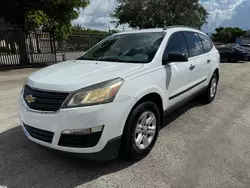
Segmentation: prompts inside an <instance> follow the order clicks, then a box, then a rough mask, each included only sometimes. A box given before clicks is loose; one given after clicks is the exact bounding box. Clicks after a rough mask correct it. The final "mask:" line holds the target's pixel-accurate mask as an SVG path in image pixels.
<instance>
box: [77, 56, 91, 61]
mask: <svg viewBox="0 0 250 188" xmlns="http://www.w3.org/2000/svg"><path fill="white" fill-rule="evenodd" d="M76 60H92V61H93V60H96V59H94V58H87V57H79V58H77V59H76Z"/></svg>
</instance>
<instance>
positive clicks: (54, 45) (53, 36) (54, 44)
mask: <svg viewBox="0 0 250 188" xmlns="http://www.w3.org/2000/svg"><path fill="white" fill-rule="evenodd" d="M52 39H53V47H54V53H55V60H56V63H57V56H56V39H55V34H54V32H52Z"/></svg>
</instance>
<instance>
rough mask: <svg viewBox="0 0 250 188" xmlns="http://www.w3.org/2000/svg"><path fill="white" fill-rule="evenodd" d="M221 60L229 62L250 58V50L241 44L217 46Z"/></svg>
mask: <svg viewBox="0 0 250 188" xmlns="http://www.w3.org/2000/svg"><path fill="white" fill-rule="evenodd" d="M217 49H218V51H219V53H220V58H221V60H227V61H229V62H238V61H246V60H249V59H250V51H249V50H247V49H246V48H245V47H243V46H239V45H238V46H232V47H230V46H229V47H225V46H224V47H217Z"/></svg>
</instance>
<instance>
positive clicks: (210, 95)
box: [203, 73, 218, 103]
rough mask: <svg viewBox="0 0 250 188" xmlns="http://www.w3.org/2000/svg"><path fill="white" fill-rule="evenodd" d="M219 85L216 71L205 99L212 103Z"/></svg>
mask: <svg viewBox="0 0 250 188" xmlns="http://www.w3.org/2000/svg"><path fill="white" fill-rule="evenodd" d="M217 86H218V75H217V74H216V73H214V74H213V76H212V78H211V80H210V82H209V85H208V87H207V89H206V92H205V93H204V97H203V99H204V101H205V102H206V103H211V102H212V101H213V100H214V98H215V96H216V93H217Z"/></svg>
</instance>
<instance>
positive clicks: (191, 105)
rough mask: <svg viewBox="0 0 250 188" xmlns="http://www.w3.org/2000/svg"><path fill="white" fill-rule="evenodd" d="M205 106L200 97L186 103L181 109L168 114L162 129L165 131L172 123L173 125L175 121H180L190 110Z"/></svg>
mask: <svg viewBox="0 0 250 188" xmlns="http://www.w3.org/2000/svg"><path fill="white" fill-rule="evenodd" d="M204 105H205V104H204V102H203V101H202V99H201V98H200V97H195V98H194V99H193V100H191V101H189V102H187V103H185V104H184V105H182V106H181V107H179V108H177V109H175V110H174V111H172V112H171V113H168V114H167V115H165V117H164V121H163V126H162V127H161V129H164V128H165V127H167V126H168V125H169V124H170V123H172V122H173V121H175V120H176V119H178V118H179V117H180V116H182V115H183V114H185V113H186V112H187V111H188V110H190V109H192V108H194V107H199V106H204Z"/></svg>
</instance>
